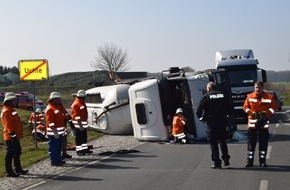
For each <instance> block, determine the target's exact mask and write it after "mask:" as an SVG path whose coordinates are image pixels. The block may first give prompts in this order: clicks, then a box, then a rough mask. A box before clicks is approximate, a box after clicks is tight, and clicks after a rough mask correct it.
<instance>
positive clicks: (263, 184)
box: [259, 180, 268, 190]
mask: <svg viewBox="0 0 290 190" xmlns="http://www.w3.org/2000/svg"><path fill="white" fill-rule="evenodd" d="M267 189H268V180H261V183H260V188H259V190H267Z"/></svg>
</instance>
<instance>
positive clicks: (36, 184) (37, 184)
mask: <svg viewBox="0 0 290 190" xmlns="http://www.w3.org/2000/svg"><path fill="white" fill-rule="evenodd" d="M45 182H46V181H41V182H39V183H35V184H33V185H31V186H29V187H26V188H25V189H22V190H28V189H31V188H34V187H37V186H39V185H41V184H43V183H45Z"/></svg>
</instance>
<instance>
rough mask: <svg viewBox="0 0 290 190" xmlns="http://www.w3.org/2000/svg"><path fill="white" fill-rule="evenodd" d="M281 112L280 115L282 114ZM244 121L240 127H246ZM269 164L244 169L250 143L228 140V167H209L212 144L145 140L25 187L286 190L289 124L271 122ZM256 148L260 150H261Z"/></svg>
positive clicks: (289, 174)
mask: <svg viewBox="0 0 290 190" xmlns="http://www.w3.org/2000/svg"><path fill="white" fill-rule="evenodd" d="M278 115H279V114H277V116H278ZM245 127H246V126H245V125H244V124H240V125H239V126H238V128H239V129H241V130H244V129H245ZM270 133H271V137H270V142H269V148H268V154H267V163H268V165H269V167H267V168H264V167H260V166H258V153H257V151H256V155H255V161H256V162H255V163H254V164H255V166H254V167H253V168H245V167H244V165H245V162H246V154H247V150H246V143H245V142H232V143H229V144H228V146H229V152H230V155H231V160H230V163H231V165H230V166H229V167H223V169H211V168H210V165H211V164H212V161H211V159H210V149H209V144H203V143H196V144H186V145H175V144H169V143H166V144H160V143H152V142H147V143H144V144H142V145H140V146H137V147H134V148H133V149H132V152H128V153H124V154H114V155H112V156H107V157H104V158H103V159H101V160H95V161H92V162H90V164H88V165H85V166H82V167H79V168H76V169H75V170H73V171H72V172H69V173H65V174H63V175H60V176H58V177H55V178H53V179H49V180H47V181H42V182H41V183H39V184H37V185H35V186H31V187H29V188H26V189H39V190H46V189H47V190H51V189H54V190H58V189H69V190H80V189H81V190H87V189H101V190H102V189H106V190H115V189H116V190H131V189H132V190H136V189H138V190H140V189H141V190H142V189H144V190H145V189H146V190H147V189H150V190H155V189H158V190H162V189H164V190H171V189H172V190H176V189H181V190H183V189H184V190H188V189H194V190H209V189H214V190H278V189H279V190H284V189H285V190H286V189H287V190H288V189H289V188H290V180H289V179H290V151H289V147H290V135H289V134H290V123H287V122H285V121H284V122H283V121H282V120H280V119H279V118H278V119H277V122H274V123H271V124H270ZM257 149H258V148H257Z"/></svg>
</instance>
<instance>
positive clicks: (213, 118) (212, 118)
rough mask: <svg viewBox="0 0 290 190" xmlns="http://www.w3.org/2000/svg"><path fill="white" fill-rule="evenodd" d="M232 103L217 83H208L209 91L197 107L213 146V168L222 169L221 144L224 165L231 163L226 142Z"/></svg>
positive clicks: (198, 114) (198, 115)
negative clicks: (218, 89) (218, 88)
mask: <svg viewBox="0 0 290 190" xmlns="http://www.w3.org/2000/svg"><path fill="white" fill-rule="evenodd" d="M231 110H232V109H231V105H230V103H229V101H228V99H227V97H225V95H224V94H223V93H222V92H221V91H217V90H216V84H215V83H214V82H209V83H208V84H207V93H206V94H205V95H204V96H203V97H202V99H201V101H200V104H199V106H198V108H197V112H196V114H197V117H198V118H200V120H202V121H204V122H206V124H207V131H206V132H207V139H208V141H209V143H210V148H211V151H212V153H211V159H212V161H213V162H214V164H213V165H212V166H211V168H213V169H216V168H219V169H221V168H222V166H221V163H222V161H221V159H220V157H219V146H218V145H220V149H221V152H222V160H223V161H224V165H225V166H228V165H230V163H229V159H230V156H229V154H228V147H227V143H226V134H227V132H226V126H227V117H229V116H230V115H231Z"/></svg>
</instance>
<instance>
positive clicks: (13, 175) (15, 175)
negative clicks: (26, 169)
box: [7, 172, 19, 177]
mask: <svg viewBox="0 0 290 190" xmlns="http://www.w3.org/2000/svg"><path fill="white" fill-rule="evenodd" d="M18 176H19V174H16V173H14V172H9V173H7V177H18Z"/></svg>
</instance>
